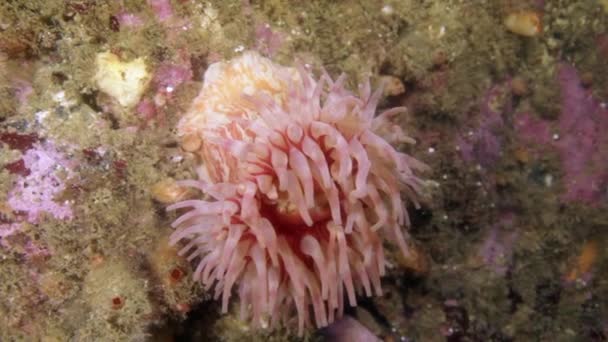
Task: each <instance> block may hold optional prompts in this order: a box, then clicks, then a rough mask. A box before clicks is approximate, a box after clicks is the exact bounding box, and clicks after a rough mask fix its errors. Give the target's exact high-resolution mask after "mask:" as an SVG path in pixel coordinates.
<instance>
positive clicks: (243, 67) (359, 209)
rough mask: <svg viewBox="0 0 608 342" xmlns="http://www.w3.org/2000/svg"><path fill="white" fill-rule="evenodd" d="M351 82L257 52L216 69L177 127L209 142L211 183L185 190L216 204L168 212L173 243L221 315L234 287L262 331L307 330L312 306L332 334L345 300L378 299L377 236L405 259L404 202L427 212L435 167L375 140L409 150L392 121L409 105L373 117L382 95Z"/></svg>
mask: <svg viewBox="0 0 608 342" xmlns="http://www.w3.org/2000/svg"><path fill="white" fill-rule="evenodd" d="M345 78H346V77H345V75H342V76H340V77H339V78H338V79H336V80H333V79H332V78H331V77H330V76H329V75H328V74H327V73H325V72H323V73H322V75H321V77H320V78H319V79H315V78H314V76H313V74H312V73H311V72H310V71H309V70H308V69H306V67H305V66H302V65H301V66H299V67H298V68H290V67H283V66H278V65H275V64H273V63H272V62H271V61H270V60H268V59H266V58H263V57H261V56H260V55H258V54H257V53H255V52H247V53H245V54H243V55H242V56H240V57H238V58H236V59H234V60H232V61H230V62H220V63H216V64H213V65H211V66H210V67H209V69H208V70H207V72H206V74H205V82H204V85H203V89H202V91H201V94H200V95H199V96H198V97H197V98H196V99H195V100H194V103H193V105H192V107H191V109H190V111H189V112H188V113H187V114H186V115H185V116H184V117H183V118H182V120H181V122H180V123H179V126H178V130H179V133H180V134H181V135H183V136H190V137H192V136H194V137H198V138H199V139H200V140H201V141H202V144H201V145H200V146H201V147H200V149H199V150H198V153H199V154H200V156H201V158H202V161H203V165H202V168H201V170H200V176H201V180H200V181H194V180H190V181H182V182H181V184H182V185H187V186H192V187H195V188H198V189H199V190H200V191H202V193H204V194H206V195H207V196H208V198H207V199H206V200H203V199H191V200H185V201H182V202H179V203H176V204H173V205H171V206H169V208H168V209H169V210H178V209H188V211H187V212H186V213H184V214H183V215H181V216H180V217H179V218H178V219H177V220H176V221H175V222H173V227H175V228H176V231H175V232H174V233H173V235H172V236H171V241H170V242H171V243H172V244H176V243H178V242H179V241H181V240H188V242H187V244H186V245H185V246H184V247H183V248H182V250H181V251H180V254H187V255H188V258H189V259H190V260H193V259H199V262H198V266H197V267H196V270H195V272H194V277H195V278H196V279H200V281H201V282H202V283H203V284H204V285H205V287H206V288H207V289H211V288H212V287H214V290H215V297H216V298H219V297H222V311H223V312H226V311H227V310H228V304H229V298H230V296H231V292H232V288H233V287H235V286H236V287H237V289H238V294H239V297H240V302H241V309H240V313H241V318H242V319H248V318H249V319H252V323H253V325H254V326H258V327H267V326H268V325H269V320H270V319H271V318H272V323H276V322H278V321H284V322H286V323H289V322H290V321H291V318H292V317H295V316H296V315H297V317H298V328H299V330H298V331H299V332H300V333H302V332H303V329H304V328H305V327H307V326H309V325H310V318H311V314H310V312H309V310H310V308H312V311H313V315H312V317H314V320H315V323H316V324H315V325H316V326H317V327H323V326H326V325H328V324H329V323H331V322H333V321H334V320H335V319H336V318H337V317H340V316H342V313H343V311H344V304H345V303H344V296H345V295H346V297H347V298H348V303H349V304H350V305H351V306H355V305H356V304H357V298H356V292H363V293H364V294H365V295H367V296H371V295H372V294H373V293H375V294H376V295H381V294H382V288H381V284H380V277H381V276H382V275H384V274H385V267H386V261H385V256H384V252H383V245H382V238H381V232H382V235H383V236H387V237H389V238H390V240H391V241H393V242H394V243H396V244H397V245H398V247H399V248H400V250H401V251H402V253H404V254H405V255H407V254H408V246H407V242H406V239H405V237H404V232H403V231H402V229H401V227H402V226H403V225H407V226H409V225H410V222H409V218H408V214H407V211H406V210H405V208H404V207H405V203H404V199H403V198H405V202H411V203H413V204H414V205H416V206H417V205H418V200H417V199H418V196H419V194H420V193H421V192H422V191H423V187H424V181H423V180H421V179H420V178H418V177H417V176H416V175H415V171H418V170H423V169H425V168H426V166H425V165H424V164H422V163H421V162H419V161H417V160H416V159H414V158H412V157H411V156H409V155H407V154H405V153H400V152H398V151H397V150H396V149H395V148H394V147H393V146H392V145H391V144H390V143H389V142H387V141H386V140H385V139H384V138H382V137H381V136H380V135H379V134H382V135H386V137H387V138H388V139H389V140H390V141H393V142H407V143H412V142H413V140H412V139H411V138H409V137H407V136H406V135H405V134H403V132H402V131H401V129H400V128H399V127H398V126H396V125H393V124H392V123H390V121H389V119H390V117H392V116H394V115H395V114H398V113H400V112H403V111H404V110H405V109H404V108H402V107H399V108H393V109H389V110H387V111H385V112H383V113H381V114H380V115H378V116H375V114H376V107H377V105H378V102H379V100H380V98H381V94H382V89H377V90H376V91H374V92H373V93H372V91H371V86H370V84H369V81H368V82H366V83H365V84H363V85H361V86H360V87H359V95H358V96H357V95H355V94H354V93H352V92H350V91H349V90H347V89H346V88H345V86H344V82H345ZM402 194H404V195H405V196H404V197H402V196H401V195H402ZM294 311H295V312H294Z"/></svg>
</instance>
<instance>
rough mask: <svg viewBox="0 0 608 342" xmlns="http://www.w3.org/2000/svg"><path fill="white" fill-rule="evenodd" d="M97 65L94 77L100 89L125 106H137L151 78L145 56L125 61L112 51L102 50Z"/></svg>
mask: <svg viewBox="0 0 608 342" xmlns="http://www.w3.org/2000/svg"><path fill="white" fill-rule="evenodd" d="M96 65H97V71H96V73H95V77H94V79H95V82H96V83H97V86H98V87H99V89H101V91H103V92H104V93H106V94H108V95H110V96H112V97H113V98H114V99H115V100H116V101H117V102H118V103H119V104H120V105H121V106H123V107H127V108H130V107H133V106H135V105H136V104H137V102H138V101H139V99H140V97H141V95H142V94H143V92H144V90H145V89H146V86H147V85H148V81H149V80H150V75H149V74H148V71H147V70H146V62H145V61H144V60H143V58H137V59H134V60H132V61H130V62H123V61H121V60H120V58H119V57H118V56H117V55H115V54H113V53H111V52H102V53H99V54H98V55H97V58H96Z"/></svg>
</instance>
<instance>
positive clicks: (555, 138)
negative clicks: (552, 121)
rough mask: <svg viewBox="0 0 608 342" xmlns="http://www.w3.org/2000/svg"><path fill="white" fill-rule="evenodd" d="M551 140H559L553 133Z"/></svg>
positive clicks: (557, 135)
mask: <svg viewBox="0 0 608 342" xmlns="http://www.w3.org/2000/svg"><path fill="white" fill-rule="evenodd" d="M551 138H553V140H559V134H557V133H555V134H553V135H552V136H551Z"/></svg>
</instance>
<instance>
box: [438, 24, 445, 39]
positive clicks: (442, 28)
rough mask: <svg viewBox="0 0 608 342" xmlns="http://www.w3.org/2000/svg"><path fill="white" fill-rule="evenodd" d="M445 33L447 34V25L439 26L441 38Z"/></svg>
mask: <svg viewBox="0 0 608 342" xmlns="http://www.w3.org/2000/svg"><path fill="white" fill-rule="evenodd" d="M444 34H445V26H441V27H440V28H439V38H441V37H443V35H444Z"/></svg>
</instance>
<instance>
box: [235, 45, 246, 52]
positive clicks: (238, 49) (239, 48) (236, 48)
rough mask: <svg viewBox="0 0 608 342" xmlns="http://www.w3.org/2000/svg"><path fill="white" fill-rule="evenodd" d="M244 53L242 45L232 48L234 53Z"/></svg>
mask: <svg viewBox="0 0 608 342" xmlns="http://www.w3.org/2000/svg"><path fill="white" fill-rule="evenodd" d="M243 51H245V47H244V46H243V45H239V46H237V47H235V48H234V52H243Z"/></svg>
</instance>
